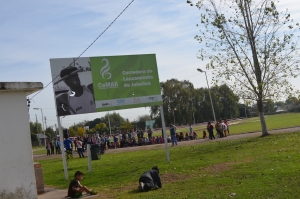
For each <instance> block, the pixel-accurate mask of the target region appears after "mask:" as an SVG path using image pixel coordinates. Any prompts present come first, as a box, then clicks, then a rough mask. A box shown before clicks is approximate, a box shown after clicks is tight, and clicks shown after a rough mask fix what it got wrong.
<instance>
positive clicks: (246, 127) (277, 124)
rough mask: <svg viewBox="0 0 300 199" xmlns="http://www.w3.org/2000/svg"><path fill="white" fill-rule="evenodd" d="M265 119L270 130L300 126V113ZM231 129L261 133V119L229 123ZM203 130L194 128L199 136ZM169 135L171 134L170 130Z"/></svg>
mask: <svg viewBox="0 0 300 199" xmlns="http://www.w3.org/2000/svg"><path fill="white" fill-rule="evenodd" d="M265 119H266V123H267V128H268V130H272V129H277V128H287V127H292V126H300V113H285V114H277V115H267V116H265ZM229 129H230V134H241V133H246V132H257V131H261V126H260V120H259V117H253V118H246V119H242V120H232V121H229ZM203 130H206V125H202V126H194V127H193V131H195V132H197V133H198V136H199V135H202V131H203ZM177 132H183V133H188V132H189V128H178V129H177ZM167 133H169V131H168V130H167ZM199 133H200V134H199ZM154 135H155V136H161V132H155V133H154Z"/></svg>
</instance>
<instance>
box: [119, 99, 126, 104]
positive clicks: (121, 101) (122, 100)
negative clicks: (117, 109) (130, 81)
mask: <svg viewBox="0 0 300 199" xmlns="http://www.w3.org/2000/svg"><path fill="white" fill-rule="evenodd" d="M117 102H118V104H124V103H125V99H118V100H117Z"/></svg>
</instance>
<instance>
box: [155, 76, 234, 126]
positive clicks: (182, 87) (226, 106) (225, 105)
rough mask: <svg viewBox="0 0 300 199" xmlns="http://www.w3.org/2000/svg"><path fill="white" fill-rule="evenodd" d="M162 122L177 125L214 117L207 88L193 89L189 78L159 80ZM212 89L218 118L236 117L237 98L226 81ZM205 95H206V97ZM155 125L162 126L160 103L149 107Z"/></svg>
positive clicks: (210, 119) (208, 119)
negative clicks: (161, 113)
mask: <svg viewBox="0 0 300 199" xmlns="http://www.w3.org/2000/svg"><path fill="white" fill-rule="evenodd" d="M160 85H161V89H162V98H163V109H164V117H165V121H166V123H167V124H168V122H172V123H174V122H173V121H175V123H176V124H179V125H180V124H188V123H194V121H195V122H204V121H212V120H213V119H214V117H213V113H212V109H211V102H210V98H209V97H208V96H209V92H208V89H206V88H199V89H194V85H193V84H192V83H190V82H189V81H186V80H185V81H178V80H176V79H170V80H167V81H166V82H161V83H160ZM211 90H212V92H211V93H212V101H213V105H214V110H215V114H216V117H217V118H232V117H237V116H239V111H238V101H239V97H238V96H237V95H236V94H235V93H234V92H233V90H231V89H230V88H229V87H228V86H227V85H226V84H223V85H221V86H215V87H212V88H211ZM206 96H207V97H206ZM150 113H151V117H153V118H154V120H155V126H156V127H158V126H159V127H160V126H161V117H160V114H159V113H160V110H159V106H152V107H150Z"/></svg>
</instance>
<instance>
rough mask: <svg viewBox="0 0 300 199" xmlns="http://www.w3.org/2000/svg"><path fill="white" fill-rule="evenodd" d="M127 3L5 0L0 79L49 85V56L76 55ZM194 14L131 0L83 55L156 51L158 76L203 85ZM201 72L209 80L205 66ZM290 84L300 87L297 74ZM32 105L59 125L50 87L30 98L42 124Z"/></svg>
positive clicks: (157, 1) (131, 112)
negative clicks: (296, 77)
mask: <svg viewBox="0 0 300 199" xmlns="http://www.w3.org/2000/svg"><path fill="white" fill-rule="evenodd" d="M130 1H131V0H114V1H104V0H86V1H79V0H72V1H59V0H51V1H39V0H32V1H25V0H18V1H17V0H12V1H6V2H5V4H2V5H1V7H0V30H1V31H0V44H1V45H0V60H1V62H0V71H1V72H0V81H1V82H15V81H17V82H42V83H43V84H44V86H46V85H47V84H48V83H50V82H51V70H50V62H49V59H50V58H67V57H77V56H79V55H80V54H81V53H82V52H83V51H84V50H85V49H86V48H87V47H88V46H89V45H90V44H91V43H92V41H94V39H96V37H97V36H98V35H99V34H100V33H101V32H102V31H103V30H104V29H105V28H106V27H107V26H108V25H109V24H110V23H111V22H112V21H113V20H114V19H115V18H116V16H117V15H118V14H119V13H120V12H121V11H122V10H123V9H124V8H125V7H126V6H127V5H128V4H129V2H130ZM193 2H194V3H195V2H196V1H193ZM282 2H283V3H281V5H280V6H281V7H283V8H289V11H290V13H291V14H292V18H294V20H295V21H299V22H300V14H297V12H296V11H297V10H296V9H297V7H298V6H295V5H297V3H298V2H297V1H296V0H284V1H282ZM298 4H299V3H298ZM293 13H294V15H293ZM199 16H200V13H199V11H198V10H197V9H196V8H195V7H191V6H189V5H188V4H187V3H186V1H185V0H177V1H174V0H151V1H149V0H135V1H134V2H133V3H132V5H131V6H130V7H129V8H128V9H127V10H126V11H125V12H124V13H123V15H121V16H120V18H119V19H118V20H117V21H116V22H115V23H114V24H113V25H112V26H111V27H110V28H109V29H108V30H107V31H106V32H105V33H104V34H103V35H102V36H101V37H100V38H99V39H98V40H97V41H96V42H95V43H94V44H93V45H92V46H91V47H90V48H89V49H88V50H87V51H86V52H85V53H84V54H83V55H82V56H83V57H89V56H110V55H131V54H150V53H155V54H156V58H157V65H158V72H159V78H160V81H166V80H168V79H171V78H176V79H178V80H189V81H190V82H192V83H193V84H194V86H195V88H199V87H206V80H205V75H204V74H203V73H199V72H197V70H196V69H197V68H202V69H204V68H205V65H206V64H207V63H208V62H205V61H201V60H200V59H197V56H196V55H197V52H198V50H199V49H200V45H199V43H197V41H196V40H195V39H194V36H195V35H196V34H197V33H198V28H199V27H196V24H197V23H198V21H199V18H200V17H199ZM297 19H298V20H297ZM207 75H208V79H209V81H210V79H211V74H210V72H209V71H208V72H207ZM291 82H292V83H293V85H295V86H296V87H297V88H298V89H300V86H299V85H300V80H299V78H298V79H295V80H291ZM31 96H33V95H31ZM29 97H30V96H29ZM33 108H41V109H42V110H43V115H44V117H46V123H47V126H54V125H55V124H57V117H56V110H55V105H54V95H53V90H52V84H50V85H49V86H48V87H47V88H45V89H44V90H43V91H42V92H41V93H39V94H38V95H37V96H35V97H34V98H33V101H32V102H31V107H30V111H29V115H30V120H31V121H35V120H36V117H37V119H38V122H41V119H42V116H41V111H40V110H34V109H33ZM116 112H118V113H120V115H121V116H122V117H124V118H128V119H129V120H130V121H133V120H135V119H136V118H137V117H138V116H139V115H144V114H149V109H148V108H136V109H128V110H120V111H116ZM105 114H106V112H99V113H92V114H82V115H76V116H67V117H64V118H62V125H63V126H64V127H68V126H70V125H73V124H74V123H77V122H81V121H83V120H93V119H95V118H100V117H103V116H104V115H105Z"/></svg>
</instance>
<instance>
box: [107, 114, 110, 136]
mask: <svg viewBox="0 0 300 199" xmlns="http://www.w3.org/2000/svg"><path fill="white" fill-rule="evenodd" d="M107 116H108V126H109V135H110V136H111V126H110V118H109V111H108V114H107Z"/></svg>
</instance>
